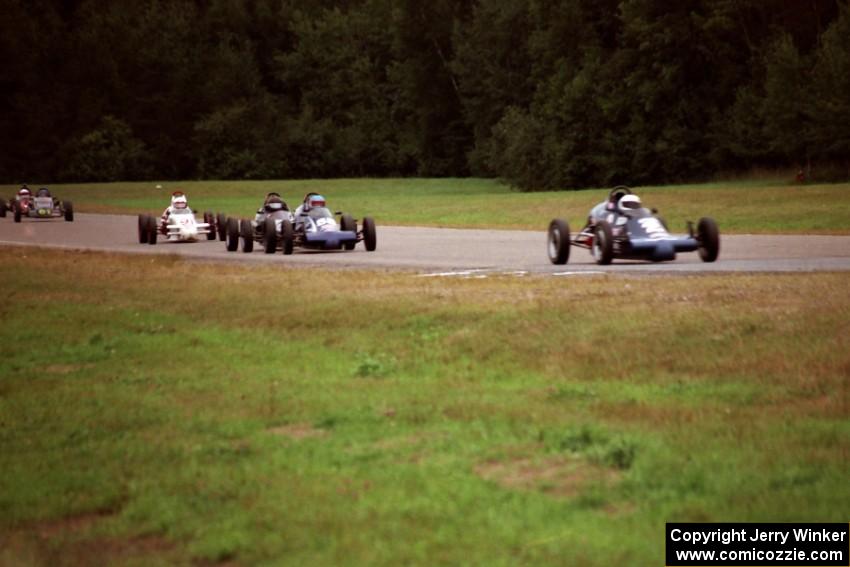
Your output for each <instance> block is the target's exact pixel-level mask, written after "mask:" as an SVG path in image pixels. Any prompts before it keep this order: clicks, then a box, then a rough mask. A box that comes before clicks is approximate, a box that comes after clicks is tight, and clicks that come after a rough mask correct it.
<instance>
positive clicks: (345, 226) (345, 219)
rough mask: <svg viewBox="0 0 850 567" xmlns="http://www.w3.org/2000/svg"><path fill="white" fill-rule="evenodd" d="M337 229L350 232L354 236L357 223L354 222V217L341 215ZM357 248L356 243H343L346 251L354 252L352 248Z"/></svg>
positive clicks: (354, 241)
mask: <svg viewBox="0 0 850 567" xmlns="http://www.w3.org/2000/svg"><path fill="white" fill-rule="evenodd" d="M339 228H340V230H345V231H351V232H354V233H355V234H356V233H357V221H356V220H354V217H352V216H351V215H342V217H341V218H340V219H339ZM355 246H357V241H356V240H353V241H351V242H346V243H345V249H346V250H354V247H355Z"/></svg>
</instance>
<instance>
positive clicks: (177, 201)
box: [171, 191, 189, 209]
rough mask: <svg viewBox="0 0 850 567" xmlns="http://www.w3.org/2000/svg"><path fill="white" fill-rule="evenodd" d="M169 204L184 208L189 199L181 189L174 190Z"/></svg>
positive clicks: (176, 207)
mask: <svg viewBox="0 0 850 567" xmlns="http://www.w3.org/2000/svg"><path fill="white" fill-rule="evenodd" d="M171 206H172V207H174V208H175V209H185V208H186V207H188V206H189V201H188V200H187V199H186V195H185V194H184V193H183V192H182V191H175V192H174V193H172V194H171Z"/></svg>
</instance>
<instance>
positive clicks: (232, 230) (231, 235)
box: [226, 218, 239, 252]
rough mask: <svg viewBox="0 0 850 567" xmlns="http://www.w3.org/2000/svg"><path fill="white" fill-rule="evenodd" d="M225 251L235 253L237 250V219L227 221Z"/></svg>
mask: <svg viewBox="0 0 850 567" xmlns="http://www.w3.org/2000/svg"><path fill="white" fill-rule="evenodd" d="M226 246H227V251H228V252H236V251H237V250H239V219H235V218H229V219H227V241H226Z"/></svg>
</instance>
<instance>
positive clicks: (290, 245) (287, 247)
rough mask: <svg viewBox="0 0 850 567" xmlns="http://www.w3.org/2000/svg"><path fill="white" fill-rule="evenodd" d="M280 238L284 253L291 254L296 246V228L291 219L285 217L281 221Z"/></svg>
mask: <svg viewBox="0 0 850 567" xmlns="http://www.w3.org/2000/svg"><path fill="white" fill-rule="evenodd" d="M280 238H281V248H283V253H284V254H286V255H287V256H289V255H290V254H292V250H293V249H294V248H295V229H294V228H293V227H292V222H291V221H290V220H289V219H283V220H282V221H281V223H280Z"/></svg>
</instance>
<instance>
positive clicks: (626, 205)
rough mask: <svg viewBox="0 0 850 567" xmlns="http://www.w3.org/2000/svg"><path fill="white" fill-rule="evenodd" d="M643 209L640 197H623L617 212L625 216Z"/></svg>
mask: <svg viewBox="0 0 850 567" xmlns="http://www.w3.org/2000/svg"><path fill="white" fill-rule="evenodd" d="M640 208H641V203H640V197H638V196H637V195H623V196H622V197H620V200H619V201H618V202H617V210H618V211H620V212H621V213H623V214H626V213H629V212H631V211H635V210H637V209H640Z"/></svg>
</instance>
